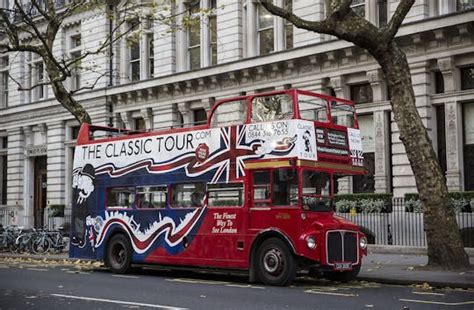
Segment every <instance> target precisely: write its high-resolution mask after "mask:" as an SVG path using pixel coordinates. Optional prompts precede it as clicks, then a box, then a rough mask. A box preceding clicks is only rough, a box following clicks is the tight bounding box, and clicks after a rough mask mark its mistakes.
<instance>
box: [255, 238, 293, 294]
mask: <svg viewBox="0 0 474 310" xmlns="http://www.w3.org/2000/svg"><path fill="white" fill-rule="evenodd" d="M249 259H250V270H249V281H250V282H255V281H258V280H260V281H262V282H263V283H264V284H267V285H277V286H282V285H287V284H289V283H291V282H292V281H293V279H294V277H295V276H296V270H297V267H298V266H297V260H296V251H295V248H294V246H293V244H292V243H291V241H290V240H289V239H288V238H287V237H286V236H285V235H284V234H282V233H281V232H278V231H274V230H271V231H266V232H264V233H262V234H260V235H259V236H257V238H256V239H255V241H254V242H253V244H252V248H251V251H250V258H249Z"/></svg>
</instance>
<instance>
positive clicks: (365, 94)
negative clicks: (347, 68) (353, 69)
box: [351, 83, 373, 103]
mask: <svg viewBox="0 0 474 310" xmlns="http://www.w3.org/2000/svg"><path fill="white" fill-rule="evenodd" d="M351 100H352V101H354V103H368V102H372V101H373V95H372V87H371V86H370V84H369V83H362V84H356V85H351Z"/></svg>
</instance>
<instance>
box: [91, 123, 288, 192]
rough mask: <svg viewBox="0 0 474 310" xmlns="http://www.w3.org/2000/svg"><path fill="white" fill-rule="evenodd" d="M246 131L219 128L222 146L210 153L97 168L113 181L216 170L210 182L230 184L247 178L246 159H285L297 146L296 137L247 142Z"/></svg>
mask: <svg viewBox="0 0 474 310" xmlns="http://www.w3.org/2000/svg"><path fill="white" fill-rule="evenodd" d="M246 129H247V126H246V125H241V126H232V127H224V128H220V129H217V130H219V131H220V132H219V140H220V143H219V146H218V147H217V148H216V149H214V150H209V146H208V145H207V144H206V143H201V144H199V146H197V147H196V148H195V149H194V150H190V151H187V152H184V153H181V154H179V155H177V156H175V157H173V158H171V159H168V160H164V161H160V158H159V154H158V156H157V158H147V159H143V160H140V161H138V162H135V163H132V164H130V165H127V166H124V167H116V166H115V165H114V164H112V163H107V164H105V165H102V166H100V167H97V168H96V174H97V175H98V174H108V175H109V176H110V177H112V178H117V177H121V176H123V175H126V174H128V173H131V172H133V171H136V170H139V169H143V168H145V169H147V171H148V172H149V173H158V174H161V173H166V172H170V171H174V170H178V169H184V170H185V172H186V175H187V176H188V177H197V176H200V175H202V174H204V173H208V172H211V171H214V174H213V176H212V179H211V182H210V183H217V182H219V181H221V182H222V181H225V182H228V181H232V180H235V179H239V178H241V177H243V176H244V175H245V171H244V168H245V161H246V160H249V159H261V158H264V157H265V156H267V155H273V156H285V155H288V154H289V153H290V152H291V151H292V150H293V148H294V147H295V142H296V135H295V136H293V137H285V138H283V139H281V140H280V141H272V142H271V143H268V142H267V141H263V140H262V139H252V140H251V141H247V138H246ZM206 157H207V158H206Z"/></svg>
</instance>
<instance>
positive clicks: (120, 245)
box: [105, 234, 132, 274]
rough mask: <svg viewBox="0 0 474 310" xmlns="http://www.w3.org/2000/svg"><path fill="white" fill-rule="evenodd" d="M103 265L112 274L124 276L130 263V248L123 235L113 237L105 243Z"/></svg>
mask: <svg viewBox="0 0 474 310" xmlns="http://www.w3.org/2000/svg"><path fill="white" fill-rule="evenodd" d="M105 260H106V261H105V263H106V265H107V266H108V267H109V269H110V270H111V271H112V272H113V273H118V274H124V273H126V272H127V271H129V269H130V264H131V263H132V246H131V245H130V241H129V240H128V238H127V237H126V236H125V235H122V234H117V235H114V236H113V237H112V238H111V239H110V241H109V242H108V243H107V252H106V256H105Z"/></svg>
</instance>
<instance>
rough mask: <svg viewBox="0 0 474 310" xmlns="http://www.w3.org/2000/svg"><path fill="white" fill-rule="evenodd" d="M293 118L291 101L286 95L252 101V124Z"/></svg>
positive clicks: (256, 98) (257, 98)
mask: <svg viewBox="0 0 474 310" xmlns="http://www.w3.org/2000/svg"><path fill="white" fill-rule="evenodd" d="M291 118H293V100H292V99H291V97H290V96H289V95H287V94H279V95H271V96H264V97H255V98H253V99H252V122H254V123H255V122H269V121H276V120H282V119H291Z"/></svg>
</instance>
